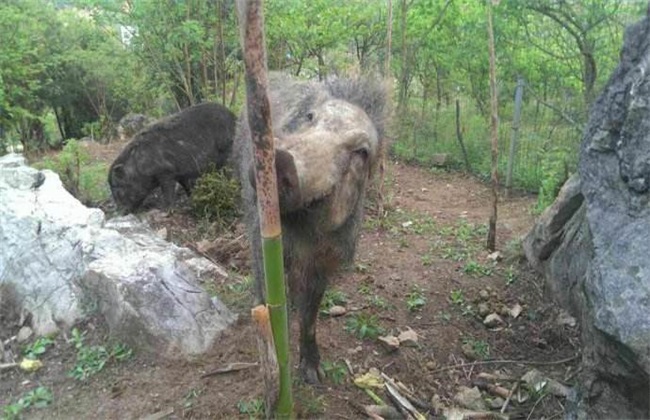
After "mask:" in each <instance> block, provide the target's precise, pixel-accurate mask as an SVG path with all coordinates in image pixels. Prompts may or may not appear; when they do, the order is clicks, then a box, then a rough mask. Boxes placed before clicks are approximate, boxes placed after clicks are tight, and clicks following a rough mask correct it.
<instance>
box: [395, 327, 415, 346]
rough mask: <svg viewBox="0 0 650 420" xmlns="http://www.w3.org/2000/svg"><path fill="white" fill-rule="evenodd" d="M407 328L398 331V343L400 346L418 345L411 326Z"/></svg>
mask: <svg viewBox="0 0 650 420" xmlns="http://www.w3.org/2000/svg"><path fill="white" fill-rule="evenodd" d="M406 328H408V329H407V330H405V331H402V332H401V333H399V335H398V336H397V339H398V340H399V343H400V344H401V345H402V346H410V347H416V346H417V345H418V334H417V333H416V332H415V331H413V330H412V329H411V328H409V327H406Z"/></svg>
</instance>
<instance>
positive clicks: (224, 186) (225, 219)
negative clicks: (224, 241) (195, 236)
mask: <svg viewBox="0 0 650 420" xmlns="http://www.w3.org/2000/svg"><path fill="white" fill-rule="evenodd" d="M192 211H193V212H194V214H195V215H196V216H197V217H199V218H205V219H208V220H210V221H212V222H216V223H218V224H219V225H220V226H221V227H226V226H228V225H230V224H231V223H232V222H233V221H234V220H235V219H236V218H237V217H238V215H239V183H238V182H237V180H236V179H235V178H234V177H233V176H232V174H231V173H230V171H228V170H226V169H222V170H216V169H212V170H210V171H208V172H206V173H205V174H203V176H201V177H200V178H199V179H198V180H197V181H196V185H195V186H194V190H193V191H192Z"/></svg>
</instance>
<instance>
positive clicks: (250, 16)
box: [237, 0, 293, 418]
mask: <svg viewBox="0 0 650 420" xmlns="http://www.w3.org/2000/svg"><path fill="white" fill-rule="evenodd" d="M237 8H238V12H239V24H240V28H241V41H242V50H243V52H244V64H245V68H246V96H247V101H246V102H247V110H248V125H249V127H250V132H251V140H252V142H253V150H254V153H253V154H254V156H255V168H256V171H255V180H256V188H257V207H258V211H259V218H260V232H261V235H262V252H263V259H264V276H265V280H266V302H267V307H268V310H269V317H270V323H271V331H272V333H273V342H274V345H275V356H276V360H277V364H278V366H277V368H278V371H279V378H278V379H279V382H280V383H279V389H278V395H277V399H276V398H274V397H275V396H274V395H270V393H272V392H275V389H277V388H276V387H275V386H274V387H272V388H269V384H267V395H266V401H267V403H268V402H270V401H277V402H276V406H275V416H276V417H277V418H292V417H293V396H292V392H291V385H292V381H291V364H290V361H289V355H290V352H289V322H288V314H287V302H286V292H285V282H284V259H283V254H282V226H281V224H280V210H279V201H278V189H277V177H276V173H275V149H274V147H273V130H272V127H271V107H270V103H269V99H268V94H267V86H268V79H267V75H266V49H265V45H264V17H263V13H262V10H263V8H262V1H261V0H239V1H238V3H237ZM261 360H262V361H263V362H264V361H268V360H271V358H268V357H262V358H261ZM263 368H264V367H263ZM267 368H268V371H269V372H272V371H274V370H275V366H271V367H269V366H267ZM267 410H268V411H267V417H270V412H271V410H273V407H268V406H267Z"/></svg>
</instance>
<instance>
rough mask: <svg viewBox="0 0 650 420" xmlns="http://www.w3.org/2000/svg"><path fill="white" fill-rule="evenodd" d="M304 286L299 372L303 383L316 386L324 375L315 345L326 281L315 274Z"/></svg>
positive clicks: (301, 307)
mask: <svg viewBox="0 0 650 420" xmlns="http://www.w3.org/2000/svg"><path fill="white" fill-rule="evenodd" d="M306 286H307V287H306V290H305V292H304V295H303V296H302V299H301V303H300V371H301V374H302V377H303V379H304V380H305V382H307V383H309V384H318V383H320V378H322V377H323V376H324V375H323V373H322V371H321V369H320V353H319V352H318V345H317V344H316V319H317V317H318V310H319V307H320V302H321V300H322V299H323V295H324V294H325V289H326V287H327V280H326V279H325V278H324V277H322V276H320V275H319V274H317V273H316V274H315V275H314V276H312V278H308V279H306Z"/></svg>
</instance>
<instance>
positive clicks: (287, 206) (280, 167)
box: [248, 150, 302, 213]
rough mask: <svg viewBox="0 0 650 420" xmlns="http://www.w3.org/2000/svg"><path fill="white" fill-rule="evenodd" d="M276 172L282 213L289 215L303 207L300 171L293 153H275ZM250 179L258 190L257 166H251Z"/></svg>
mask: <svg viewBox="0 0 650 420" xmlns="http://www.w3.org/2000/svg"><path fill="white" fill-rule="evenodd" d="M275 172H276V176H277V182H278V198H279V200H280V211H281V212H283V213H289V212H292V211H295V210H298V209H299V208H300V207H301V203H302V200H301V194H300V182H299V179H298V170H297V169H296V164H295V162H294V160H293V156H292V155H291V153H289V152H287V151H284V150H276V151H275ZM248 179H249V181H250V183H251V185H252V186H253V188H256V182H255V166H254V165H251V167H250V169H249V172H248Z"/></svg>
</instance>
